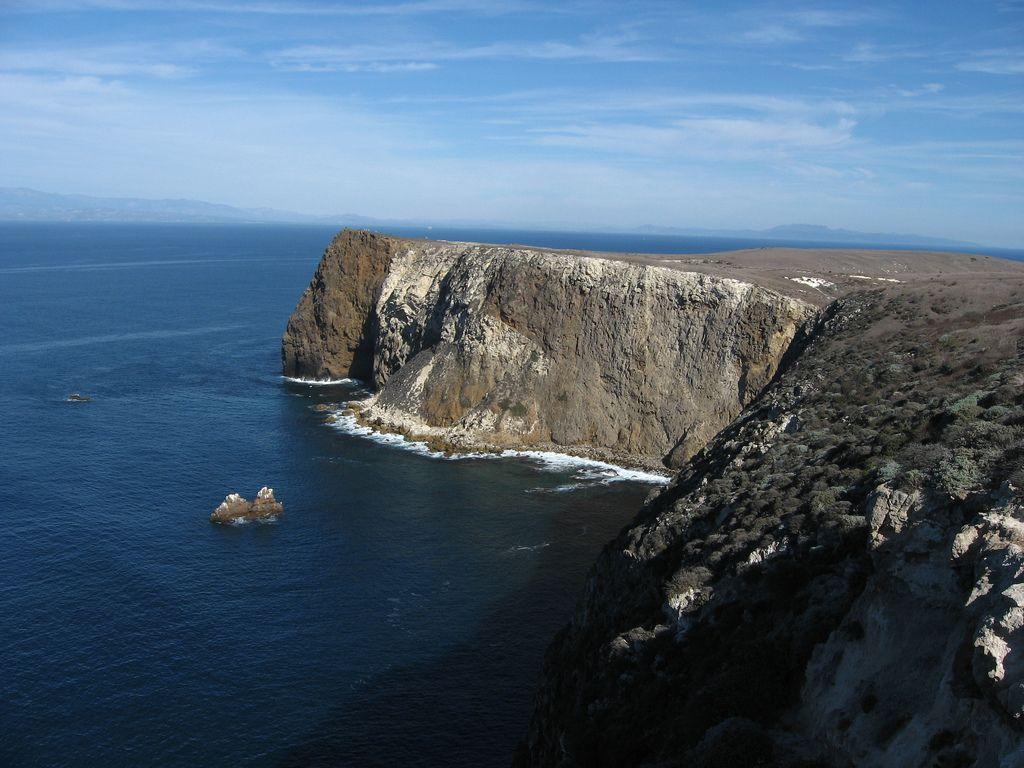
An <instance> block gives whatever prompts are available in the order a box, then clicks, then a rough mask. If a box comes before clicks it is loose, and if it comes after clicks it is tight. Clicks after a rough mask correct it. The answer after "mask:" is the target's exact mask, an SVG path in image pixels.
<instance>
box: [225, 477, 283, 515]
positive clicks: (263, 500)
mask: <svg viewBox="0 0 1024 768" xmlns="http://www.w3.org/2000/svg"><path fill="white" fill-rule="evenodd" d="M283 512H284V504H282V503H281V502H279V501H278V500H277V499H276V498H274V489H273V488H267V486H263V487H262V488H260V489H259V491H258V492H257V493H256V498H255V499H253V500H252V501H249V500H248V499H245V498H243V497H242V496H240V495H239V494H237V493H229V494H228V495H227V496H225V497H224V501H222V502H221V503H220V505H219V506H218V507H217V508H216V509H215V510H214V511H213V513H212V514H211V515H210V522H211V523H237V522H251V521H265V520H272V519H274V518H276V517H278V516H279V515H281V514H282V513H283Z"/></svg>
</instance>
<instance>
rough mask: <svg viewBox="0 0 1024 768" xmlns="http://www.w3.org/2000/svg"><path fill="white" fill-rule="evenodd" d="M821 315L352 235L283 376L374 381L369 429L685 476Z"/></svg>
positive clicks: (683, 285)
mask: <svg viewBox="0 0 1024 768" xmlns="http://www.w3.org/2000/svg"><path fill="white" fill-rule="evenodd" d="M815 309H816V308H815V306H814V305H813V304H812V303H811V302H809V301H806V300H803V299H800V298H795V297H793V296H787V295H784V294H782V293H780V292H778V291H776V290H772V289H769V288H764V287H762V286H759V285H756V284H754V283H752V282H747V281H743V280H739V279H736V278H733V277H723V276H719V275H714V274H705V273H702V272H699V271H690V270H685V269H680V268H674V267H669V266H661V265H656V264H649V263H630V262H627V261H623V260H616V259H612V258H605V257H602V256H600V255H597V254H583V253H576V252H565V251H554V250H549V249H542V248H532V247H522V246H497V245H481V244H476V243H458V242H443V241H426V240H410V239H401V238H394V237H388V236H384V235H379V234H375V233H371V232H365V231H355V230H345V231H343V232H341V233H340V234H339V235H338V236H337V237H335V238H334V240H333V241H332V242H331V244H330V245H329V246H328V248H327V250H326V252H325V253H324V255H323V258H322V260H321V262H320V265H319V267H318V268H317V271H316V274H315V275H314V276H313V279H312V281H311V282H310V284H309V287H308V288H307V289H306V291H305V293H304V294H303V296H302V298H301V300H300V301H299V304H298V307H297V308H296V310H295V312H294V314H293V315H292V316H291V318H290V320H289V322H288V326H287V330H286V332H285V334H284V339H283V343H282V363H283V369H284V374H285V375H287V376H293V377H306V378H345V377H350V378H356V379H361V380H363V381H365V382H367V383H368V384H370V385H372V387H373V388H374V394H373V395H372V397H371V398H370V399H369V400H368V401H367V402H365V403H364V404H363V407H362V410H361V412H360V419H361V420H362V421H363V422H364V423H366V424H368V425H370V426H373V427H375V428H377V429H380V430H382V431H392V432H401V433H403V434H407V435H410V436H412V437H416V438H418V439H427V440H431V441H433V442H435V443H436V444H440V445H443V446H451V447H452V448H453V449H460V450H461V449H470V450H472V449H502V448H532V449H539V450H555V451H560V452H564V453H573V454H577V455H582V456H587V457H592V458H598V459H602V460H607V461H612V462H616V463H622V464H627V465H632V466H644V467H663V464H662V461H663V460H664V462H665V463H666V464H668V465H669V466H670V467H678V466H680V465H681V464H682V463H683V462H685V461H686V460H687V459H689V458H690V456H692V455H693V454H694V453H696V452H697V451H698V450H700V448H702V447H703V446H704V445H705V444H706V443H707V442H708V440H710V439H711V438H712V437H713V436H714V435H715V434H716V433H718V432H719V431H720V430H721V429H722V428H723V427H724V426H725V425H726V424H728V423H729V422H730V421H731V420H732V419H733V418H735V417H736V415H737V414H738V413H739V412H740V411H741V410H742V409H743V407H744V406H745V405H746V404H747V403H749V402H750V401H751V400H752V399H753V398H754V397H755V396H756V395H757V394H758V393H759V392H760V391H761V390H762V389H763V388H764V386H765V385H766V384H768V382H769V381H770V380H771V379H772V376H773V375H774V374H775V372H776V370H777V368H778V366H779V363H780V361H781V360H782V357H783V355H784V354H785V353H786V350H787V349H788V348H789V346H790V344H791V342H792V341H793V339H794V337H795V336H796V335H797V334H798V331H799V329H800V327H801V326H802V325H803V324H804V323H805V321H807V319H808V318H809V317H811V316H812V315H813V314H814V312H815Z"/></svg>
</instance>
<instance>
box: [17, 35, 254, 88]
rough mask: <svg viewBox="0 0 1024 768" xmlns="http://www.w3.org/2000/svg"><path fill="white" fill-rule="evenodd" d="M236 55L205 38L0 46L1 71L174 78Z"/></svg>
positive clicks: (231, 49) (189, 74)
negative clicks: (157, 41) (97, 44)
mask: <svg viewBox="0 0 1024 768" xmlns="http://www.w3.org/2000/svg"><path fill="white" fill-rule="evenodd" d="M238 55H241V52H240V51H238V50H236V49H234V48H231V47H228V46H225V45H222V44H220V43H216V42H212V41H208V40H193V41H175V42H171V43H166V44H162V45H159V44H156V43H132V44H125V45H106V46H89V47H78V48H76V47H73V46H72V47H68V46H61V47H52V46H51V47H31V48H29V47H22V48H16V47H10V48H5V49H0V71H2V72H51V73H61V74H66V75H95V76H98V77H125V76H131V75H138V76H144V77H153V78H160V79H177V78H183V77H189V76H192V75H195V74H197V73H198V71H199V66H200V65H201V64H203V63H205V62H210V61H215V60H223V59H224V58H230V57H235V56H238Z"/></svg>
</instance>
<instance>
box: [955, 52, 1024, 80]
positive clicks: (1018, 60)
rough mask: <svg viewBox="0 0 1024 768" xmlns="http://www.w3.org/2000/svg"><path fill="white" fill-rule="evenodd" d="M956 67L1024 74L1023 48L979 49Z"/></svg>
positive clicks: (965, 70) (999, 73) (971, 70)
mask: <svg viewBox="0 0 1024 768" xmlns="http://www.w3.org/2000/svg"><path fill="white" fill-rule="evenodd" d="M956 68H957V69H959V70H961V71H963V72H984V73H986V74H989V75H1024V49H1020V48H998V49H993V50H987V51H979V52H978V53H977V54H975V55H974V56H973V57H972V58H970V59H968V60H967V61H962V62H960V63H959V64H957V65H956Z"/></svg>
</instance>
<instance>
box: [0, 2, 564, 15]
mask: <svg viewBox="0 0 1024 768" xmlns="http://www.w3.org/2000/svg"><path fill="white" fill-rule="evenodd" d="M6 9H7V10H8V11H21V12H35V13H45V12H54V11H90V10H105V11H115V12H124V13H143V12H152V11H158V12H174V13H223V14H237V15H247V14H252V15H271V16H414V15H422V14H440V13H475V14H483V15H500V14H504V13H513V12H517V11H526V10H530V11H532V12H543V11H544V10H545V8H544V5H543V4H537V3H531V2H525V1H517V0H409V1H408V2H384V3H372V2H347V3H345V2H323V3H311V2H294V3H291V2H280V1H279V2H274V1H272V0H271V1H269V2H258V1H253V2H244V1H243V2H218V0H8V2H7V3H6ZM551 12H557V9H553V10H551Z"/></svg>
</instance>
